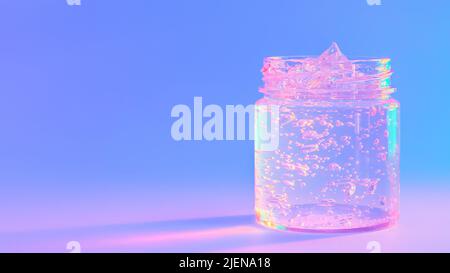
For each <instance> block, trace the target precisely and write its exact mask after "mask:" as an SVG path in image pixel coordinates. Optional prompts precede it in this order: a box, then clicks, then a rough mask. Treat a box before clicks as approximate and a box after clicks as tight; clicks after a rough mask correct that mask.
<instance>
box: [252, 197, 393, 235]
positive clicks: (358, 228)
mask: <svg viewBox="0 0 450 273" xmlns="http://www.w3.org/2000/svg"><path fill="white" fill-rule="evenodd" d="M292 215H294V216H292ZM266 218H267V217H266ZM266 218H264V217H262V215H261V214H259V213H257V215H256V221H257V223H258V224H260V225H263V226H265V227H268V228H271V229H277V230H287V231H297V232H308V233H335V232H364V231H375V230H380V229H385V228H389V227H391V226H393V225H395V224H396V223H397V220H398V213H397V214H393V213H389V212H386V211H385V210H383V209H380V208H371V207H368V206H351V205H342V204H334V205H327V206H324V205H322V204H308V205H297V206H293V207H292V208H291V209H290V211H289V214H288V215H287V216H285V217H282V218H281V217H280V219H279V220H278V221H277V220H276V219H266Z"/></svg>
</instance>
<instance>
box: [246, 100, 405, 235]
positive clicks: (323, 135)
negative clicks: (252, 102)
mask: <svg viewBox="0 0 450 273" xmlns="http://www.w3.org/2000/svg"><path fill="white" fill-rule="evenodd" d="M273 105H276V106H277V107H279V111H278V113H277V115H278V117H277V121H278V126H279V129H278V138H279V139H278V147H277V148H276V149H273V150H261V149H259V148H258V147H260V145H258V143H257V142H258V141H259V140H258V138H256V139H255V141H256V142H255V193H256V196H255V210H256V217H257V221H258V222H259V223H260V224H262V225H265V226H268V227H271V228H276V229H287V230H299V231H324V232H327V231H346V230H349V231H353V230H370V229H378V228H383V227H387V226H390V225H392V224H394V223H395V222H396V221H397V219H398V216H399V213H398V211H399V187H400V185H399V156H400V146H399V103H398V102H397V101H395V100H393V99H368V100H358V99H354V100H303V101H296V100H286V99H274V98H270V97H264V98H262V99H260V100H259V101H258V102H257V103H256V107H255V109H256V111H255V117H256V119H255V120H256V122H255V132H256V134H259V133H258V132H259V131H260V130H262V129H264V128H266V124H263V123H264V122H265V121H264V120H263V119H260V118H258V116H260V115H261V114H262V113H263V112H264V111H271V110H270V109H271V108H270V107H269V108H268V107H267V106H273ZM267 109H269V110H267ZM269 114H270V113H269Z"/></svg>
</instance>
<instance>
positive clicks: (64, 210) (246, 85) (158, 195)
mask: <svg viewBox="0 0 450 273" xmlns="http://www.w3.org/2000/svg"><path fill="white" fill-rule="evenodd" d="M449 14H450V2H449V1H446V0H440V1H424V0H414V1H412V0H410V1H397V0H396V1H388V0H384V1H382V5H381V6H369V5H368V4H367V3H366V1H365V0H351V1H349V0H346V1H325V0H314V1H312V0H311V1H237V0H232V1H207V0H202V1H198V0H192V1H181V0H180V1H148V0H134V1H106V0H103V1H101V0H82V2H81V6H68V5H67V4H66V2H65V0H41V1H35V0H17V1H6V0H2V1H1V4H0V38H1V42H0V94H1V95H0V96H1V97H0V130H1V131H0V132H1V134H0V187H1V190H0V217H1V218H2V221H1V224H0V230H22V229H29V228H48V227H61V226H78V225H96V224H109V223H122V222H133V221H147V220H158V219H178V218H189V217H200V216H211V215H233V214H242V213H250V212H251V211H252V204H253V174H254V171H253V143H252V142H251V141H222V142H218V141H213V142H207V141H201V142H198V141H197V142H196V141H191V142H188V141H184V142H183V141H182V142H175V141H174V140H173V139H172V138H171V136H170V127H171V125H172V123H173V121H174V119H173V118H171V117H170V111H171V109H172V107H173V106H174V105H176V104H187V105H192V104H193V97H194V96H202V97H203V103H204V104H219V105H222V106H224V105H226V104H244V105H247V104H251V103H254V102H255V101H256V100H257V99H258V98H259V97H261V94H259V93H258V87H259V86H260V85H261V73H260V69H261V66H262V60H263V58H264V57H265V56H272V55H299V54H300V55H310V54H312V55H316V54H320V53H321V52H322V51H323V50H324V49H326V48H327V47H328V46H329V45H330V44H331V42H332V41H336V42H338V44H339V45H340V47H341V49H342V51H343V52H344V53H345V54H347V55H349V56H350V57H351V56H375V57H390V58H391V59H392V65H393V70H394V71H395V74H394V77H393V85H394V86H395V87H397V88H398V92H397V93H396V94H395V98H397V99H398V100H399V101H400V102H401V145H402V147H401V150H402V152H401V153H402V159H401V161H402V162H401V168H402V169H401V170H402V171H401V172H402V178H403V180H402V187H408V186H410V185H413V184H417V183H425V186H426V187H433V185H437V184H438V183H444V182H443V181H446V180H448V177H450V158H449V156H450V143H449V133H450V122H449V120H450V107H449V105H448V101H449V99H450V77H449V72H450V53H449V48H450V16H449ZM418 178H421V179H418Z"/></svg>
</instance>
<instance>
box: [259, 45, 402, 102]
mask: <svg viewBox="0 0 450 273" xmlns="http://www.w3.org/2000/svg"><path fill="white" fill-rule="evenodd" d="M261 72H262V74H263V82H264V86H263V87H262V88H260V90H259V91H260V92H261V93H263V94H264V95H265V96H266V97H270V98H277V99H291V100H366V99H389V97H390V96H391V94H392V93H393V92H394V91H395V88H392V87H391V75H392V70H391V62H390V59H388V58H382V59H363V60H349V59H347V58H346V57H345V56H343V55H342V53H341V52H340V51H339V49H338V48H337V45H335V44H333V46H332V47H331V48H330V49H328V50H327V51H326V52H324V53H323V54H322V55H320V56H319V57H317V58H311V57H268V58H265V60H264V66H263V68H262V71H261Z"/></svg>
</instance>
